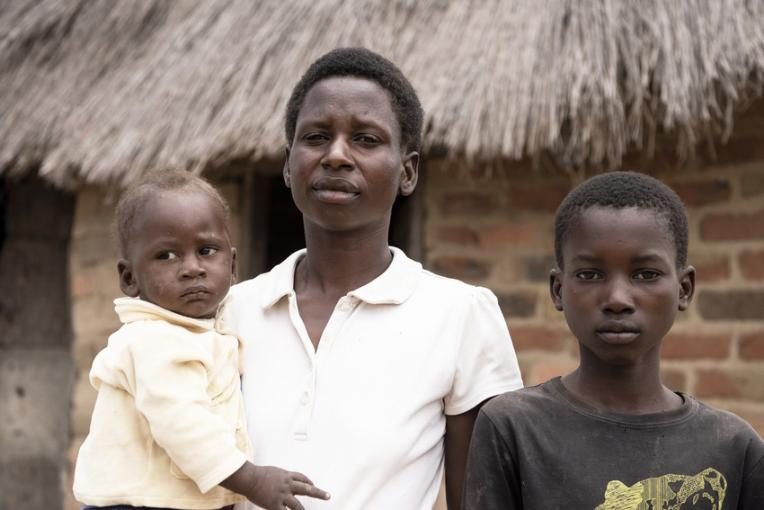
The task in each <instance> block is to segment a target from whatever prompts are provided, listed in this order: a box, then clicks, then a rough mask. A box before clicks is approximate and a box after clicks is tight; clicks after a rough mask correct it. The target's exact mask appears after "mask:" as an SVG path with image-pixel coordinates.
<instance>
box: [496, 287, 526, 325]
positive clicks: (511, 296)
mask: <svg viewBox="0 0 764 510" xmlns="http://www.w3.org/2000/svg"><path fill="white" fill-rule="evenodd" d="M497 297H498V299H499V307H500V308H501V311H502V312H503V313H504V317H507V318H510V319H512V318H521V317H531V316H533V314H534V313H535V312H536V293H535V292H523V291H520V292H512V293H508V294H499V295H498V296H497Z"/></svg>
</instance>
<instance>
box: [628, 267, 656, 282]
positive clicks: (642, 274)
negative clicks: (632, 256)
mask: <svg viewBox="0 0 764 510" xmlns="http://www.w3.org/2000/svg"><path fill="white" fill-rule="evenodd" d="M660 275H661V274H660V273H659V272H658V271H655V270H653V269H642V270H640V271H637V272H636V273H634V279H635V280H655V279H656V278H658V277H659V276H660Z"/></svg>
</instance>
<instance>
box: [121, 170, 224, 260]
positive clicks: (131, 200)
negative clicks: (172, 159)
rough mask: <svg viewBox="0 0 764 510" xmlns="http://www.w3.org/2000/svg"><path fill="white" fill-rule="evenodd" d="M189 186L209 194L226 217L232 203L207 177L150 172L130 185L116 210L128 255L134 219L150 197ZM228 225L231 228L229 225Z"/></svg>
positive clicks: (123, 245)
mask: <svg viewBox="0 0 764 510" xmlns="http://www.w3.org/2000/svg"><path fill="white" fill-rule="evenodd" d="M186 188H191V189H195V190H197V191H200V192H202V193H205V194H207V195H209V197H210V198H212V199H213V200H215V201H216V202H218V203H219V204H220V207H222V208H223V212H224V213H225V216H226V219H227V218H228V216H229V214H230V209H229V207H228V203H227V202H226V201H225V199H224V198H223V196H222V195H221V194H220V192H218V190H217V189H215V187H214V186H212V184H210V183H209V182H207V181H206V180H205V179H204V178H202V177H199V176H198V175H194V174H192V173H190V172H186V171H183V170H167V171H157V172H152V173H150V174H148V175H147V176H145V177H143V178H142V179H140V180H138V181H137V182H135V183H134V184H132V185H130V186H129V187H128V188H127V189H126V190H125V192H124V193H123V194H122V196H121V197H120V199H119V202H118V203H117V210H116V213H115V217H116V227H117V236H118V237H119V246H120V250H121V252H122V255H123V256H124V255H125V254H126V251H127V246H128V244H129V241H130V234H131V228H132V223H133V220H134V219H135V215H136V214H137V212H138V210H139V209H140V208H141V207H143V205H144V204H145V203H146V200H148V199H149V198H151V196H152V195H154V194H155V193H161V192H163V191H176V190H183V189H186ZM226 228H227V227H226Z"/></svg>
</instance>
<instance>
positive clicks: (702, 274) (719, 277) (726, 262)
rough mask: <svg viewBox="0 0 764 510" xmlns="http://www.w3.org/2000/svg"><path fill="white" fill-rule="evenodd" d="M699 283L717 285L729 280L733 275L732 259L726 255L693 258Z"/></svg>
mask: <svg viewBox="0 0 764 510" xmlns="http://www.w3.org/2000/svg"><path fill="white" fill-rule="evenodd" d="M691 259H692V265H693V266H694V267H695V270H696V273H695V278H696V280H697V282H698V283H715V282H722V281H725V280H729V278H730V275H731V270H730V259H729V257H728V256H726V255H721V256H716V257H700V258H699V260H697V259H696V258H695V257H691Z"/></svg>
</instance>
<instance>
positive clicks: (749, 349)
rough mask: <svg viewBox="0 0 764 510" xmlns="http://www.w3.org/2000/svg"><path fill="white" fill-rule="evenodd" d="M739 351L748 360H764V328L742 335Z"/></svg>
mask: <svg viewBox="0 0 764 510" xmlns="http://www.w3.org/2000/svg"><path fill="white" fill-rule="evenodd" d="M738 352H739V354H740V357H741V358H742V359H744V360H746V361H750V360H764V330H763V331H756V332H754V333H747V334H744V335H742V336H741V337H740V340H739V346H738Z"/></svg>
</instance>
